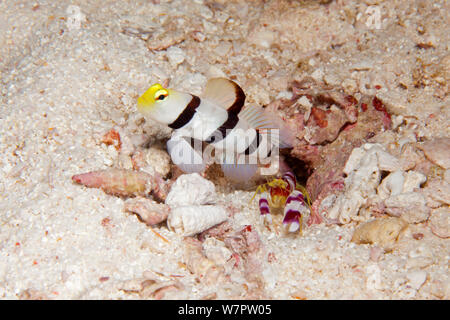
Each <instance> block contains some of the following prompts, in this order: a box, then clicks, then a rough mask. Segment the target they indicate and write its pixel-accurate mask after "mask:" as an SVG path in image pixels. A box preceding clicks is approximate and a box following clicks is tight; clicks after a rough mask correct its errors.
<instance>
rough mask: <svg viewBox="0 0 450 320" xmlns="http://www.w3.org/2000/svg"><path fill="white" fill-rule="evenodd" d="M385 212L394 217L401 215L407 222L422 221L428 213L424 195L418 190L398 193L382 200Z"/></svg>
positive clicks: (428, 209) (426, 217)
mask: <svg viewBox="0 0 450 320" xmlns="http://www.w3.org/2000/svg"><path fill="white" fill-rule="evenodd" d="M384 206H385V212H386V213H387V214H389V215H391V216H394V217H402V218H403V219H404V220H406V221H407V222H408V223H419V222H424V221H426V220H427V219H428V217H429V215H430V208H428V207H427V205H426V199H425V197H424V196H423V195H422V194H420V193H418V192H408V193H402V194H398V195H395V196H392V197H389V198H388V199H386V200H384Z"/></svg>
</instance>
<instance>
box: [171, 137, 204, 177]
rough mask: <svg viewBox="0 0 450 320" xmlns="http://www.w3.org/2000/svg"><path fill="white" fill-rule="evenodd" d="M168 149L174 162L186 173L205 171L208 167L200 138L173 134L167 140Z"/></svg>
mask: <svg viewBox="0 0 450 320" xmlns="http://www.w3.org/2000/svg"><path fill="white" fill-rule="evenodd" d="M167 151H168V152H169V154H170V157H171V158H172V161H173V163H174V164H176V165H177V166H178V167H179V168H180V169H181V170H182V171H184V172H186V173H194V172H203V171H204V170H205V169H206V163H205V162H204V160H203V157H202V143H201V141H199V140H194V139H192V138H189V137H182V136H173V137H172V138H171V139H170V140H169V141H167Z"/></svg>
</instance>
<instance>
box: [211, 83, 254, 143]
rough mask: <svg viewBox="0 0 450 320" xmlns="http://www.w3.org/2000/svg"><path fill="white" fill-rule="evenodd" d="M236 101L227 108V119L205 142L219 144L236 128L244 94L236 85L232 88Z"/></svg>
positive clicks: (243, 101)
mask: <svg viewBox="0 0 450 320" xmlns="http://www.w3.org/2000/svg"><path fill="white" fill-rule="evenodd" d="M234 89H235V93H236V99H235V100H234V102H233V104H232V105H231V106H230V107H229V108H227V113H228V117H227V120H225V122H224V123H223V124H222V125H221V126H220V127H219V128H217V130H216V131H215V132H214V133H213V134H212V135H211V136H209V137H208V138H207V139H206V140H205V142H207V143H213V142H219V141H221V140H223V139H225V138H226V137H227V134H228V133H229V132H230V131H231V130H233V129H234V127H236V125H237V124H238V122H239V117H238V114H239V112H241V110H242V107H243V106H244V103H245V93H244V91H242V89H241V87H239V86H238V85H235V86H234Z"/></svg>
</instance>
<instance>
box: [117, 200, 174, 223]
mask: <svg viewBox="0 0 450 320" xmlns="http://www.w3.org/2000/svg"><path fill="white" fill-rule="evenodd" d="M124 209H125V211H127V212H131V213H135V214H136V215H138V217H139V218H140V220H141V221H143V222H145V223H146V224H147V225H149V226H153V225H155V224H158V223H161V222H163V221H165V220H167V216H168V215H169V212H170V207H169V206H168V205H166V204H161V203H157V202H155V201H152V200H150V199H147V198H133V199H128V200H127V201H125V205H124Z"/></svg>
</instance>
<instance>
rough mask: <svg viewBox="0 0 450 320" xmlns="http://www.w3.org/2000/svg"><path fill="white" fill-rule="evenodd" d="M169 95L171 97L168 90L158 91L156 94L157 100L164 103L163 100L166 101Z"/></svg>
mask: <svg viewBox="0 0 450 320" xmlns="http://www.w3.org/2000/svg"><path fill="white" fill-rule="evenodd" d="M168 95H169V93H168V92H167V90H164V89H162V90H158V91H157V92H156V93H155V100H159V101H162V100H164V99H165V98H166V97H167V96H168Z"/></svg>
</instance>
